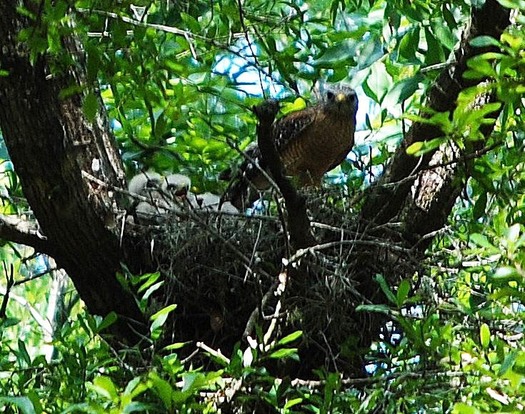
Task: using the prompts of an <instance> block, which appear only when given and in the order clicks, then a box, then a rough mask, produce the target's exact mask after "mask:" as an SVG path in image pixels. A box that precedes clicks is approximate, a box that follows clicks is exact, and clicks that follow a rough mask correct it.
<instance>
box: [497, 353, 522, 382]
mask: <svg viewBox="0 0 525 414" xmlns="http://www.w3.org/2000/svg"><path fill="white" fill-rule="evenodd" d="M518 355H519V353H518V351H516V350H512V351H510V352H509V353H508V354H507V355H505V359H504V360H503V362H502V363H501V366H500V367H499V370H498V375H499V376H500V377H501V376H503V375H505V373H506V372H507V371H508V370H509V369H511V368H512V367H513V366H514V363H515V362H516V359H517V358H518Z"/></svg>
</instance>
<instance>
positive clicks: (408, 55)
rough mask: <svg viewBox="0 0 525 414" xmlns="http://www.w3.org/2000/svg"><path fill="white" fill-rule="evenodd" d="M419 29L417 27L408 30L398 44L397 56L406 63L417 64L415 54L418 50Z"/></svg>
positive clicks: (417, 60)
mask: <svg viewBox="0 0 525 414" xmlns="http://www.w3.org/2000/svg"><path fill="white" fill-rule="evenodd" d="M419 40H420V28H419V26H416V27H412V28H410V29H409V30H408V31H407V32H406V33H405V35H404V36H403V37H402V38H401V41H400V42H399V54H400V55H401V56H402V57H403V58H405V59H406V60H407V61H408V62H411V63H415V64H419V63H420V62H419V59H418V58H417V57H416V52H417V50H418V48H419Z"/></svg>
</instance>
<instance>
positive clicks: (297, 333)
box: [276, 331, 303, 346]
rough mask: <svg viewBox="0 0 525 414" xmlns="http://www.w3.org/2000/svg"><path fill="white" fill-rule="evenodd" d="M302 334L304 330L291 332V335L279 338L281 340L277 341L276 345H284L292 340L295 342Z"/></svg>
mask: <svg viewBox="0 0 525 414" xmlns="http://www.w3.org/2000/svg"><path fill="white" fill-rule="evenodd" d="M302 335H303V331H295V332H293V333H291V334H290V335H286V336H285V337H284V338H282V339H281V340H279V342H277V344H276V346H282V345H286V344H289V343H290V342H293V341H295V340H296V339H298V338H300V337H301V336H302Z"/></svg>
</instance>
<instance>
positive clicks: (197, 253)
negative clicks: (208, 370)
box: [146, 188, 415, 369]
mask: <svg viewBox="0 0 525 414" xmlns="http://www.w3.org/2000/svg"><path fill="white" fill-rule="evenodd" d="M303 195H304V196H305V197H306V200H307V208H308V214H309V216H310V220H311V226H312V232H313V234H314V237H315V239H316V241H317V243H318V244H317V245H314V246H312V247H310V248H307V249H303V250H298V251H293V249H291V247H290V245H289V243H288V238H287V231H286V225H285V224H284V223H286V220H284V219H283V215H284V214H285V212H283V211H282V210H281V209H279V208H278V207H277V203H276V202H274V201H272V202H271V203H269V204H268V205H267V208H266V212H265V213H264V214H252V215H248V216H245V215H227V214H219V213H217V212H206V211H196V210H189V209H186V210H185V211H184V212H183V213H182V214H181V213H178V214H173V215H170V216H167V217H165V218H164V221H163V223H162V224H161V225H160V226H149V227H146V228H147V234H146V239H147V240H148V246H151V240H154V243H153V246H154V247H153V249H152V256H153V258H154V261H155V267H156V268H158V269H159V270H160V271H161V272H162V274H163V275H164V277H165V289H164V294H163V297H162V298H161V302H160V303H158V305H157V306H165V305H167V304H171V303H176V304H177V305H178V307H177V314H176V315H175V317H174V318H173V321H172V323H173V326H172V329H169V330H168V331H170V332H173V337H171V338H167V340H169V341H176V342H180V341H189V340H198V341H204V342H205V343H207V344H209V345H210V346H212V347H215V348H221V349H222V350H223V352H224V353H226V354H227V352H228V350H232V349H233V347H234V346H235V344H236V343H238V342H239V341H240V340H242V339H243V337H246V336H247V335H250V336H252V337H256V336H257V334H256V329H255V327H256V326H258V327H260V328H261V330H260V331H259V332H262V333H265V332H267V330H268V329H270V328H269V327H270V326H272V321H273V328H272V329H274V332H273V334H272V337H273V338H274V339H275V337H278V336H279V335H283V334H287V333H290V332H293V331H295V330H298V329H300V330H302V331H303V337H302V343H301V344H300V354H301V359H302V364H303V366H306V365H312V366H311V367H309V368H308V369H310V368H312V367H319V366H321V365H325V366H327V367H328V368H337V369H344V368H345V366H349V367H351V366H354V367H355V366H356V364H358V362H357V361H355V360H354V359H355V358H354V357H355V355H356V354H357V353H358V350H359V349H360V348H361V347H363V346H364V347H366V346H369V345H370V340H371V338H377V334H378V331H377V330H378V327H379V319H378V317H377V315H373V314H367V313H366V312H356V307H357V306H358V305H361V304H369V303H373V302H377V301H378V300H380V299H381V296H382V295H381V293H380V289H379V288H378V286H377V284H376V283H375V282H373V281H372V280H370V275H371V274H372V275H373V274H375V273H381V274H383V275H384V274H385V272H388V275H387V276H389V277H390V278H392V277H396V278H398V277H399V276H403V277H407V272H408V274H409V275H410V274H413V272H414V269H415V266H414V263H415V261H414V260H413V258H412V257H411V256H410V254H409V252H404V251H403V250H402V249H400V248H395V246H396V245H395V244H394V243H385V239H384V236H385V229H384V228H383V229H381V232H380V234H379V232H378V229H377V228H370V226H367V225H366V223H362V222H358V221H357V220H356V218H355V217H356V213H355V211H354V207H353V205H352V203H351V201H350V197H349V195H348V194H345V193H344V190H341V189H340V188H334V189H329V190H326V189H325V190H322V191H319V190H316V191H314V190H310V191H307V192H306V193H305V194H303ZM387 233H388V234H389V235H390V239H391V240H400V238H401V236H400V234H399V233H398V232H397V231H395V230H392V229H387ZM283 279H284V280H285V281H286V284H285V287H284V291H283V292H282V294H280V295H278V293H277V292H279V289H282V288H283V286H284V285H283V283H282V282H283ZM279 286H280V287H279ZM378 292H379V293H378ZM156 310H157V309H153V311H156ZM275 322H277V324H275ZM259 340H262V338H259ZM305 359H307V363H306V365H305Z"/></svg>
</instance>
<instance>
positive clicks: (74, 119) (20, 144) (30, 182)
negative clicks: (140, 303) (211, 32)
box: [0, 1, 144, 341]
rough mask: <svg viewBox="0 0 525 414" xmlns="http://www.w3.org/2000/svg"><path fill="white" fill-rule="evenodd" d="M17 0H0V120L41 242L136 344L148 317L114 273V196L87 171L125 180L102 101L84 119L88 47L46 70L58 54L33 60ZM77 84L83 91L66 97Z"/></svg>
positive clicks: (91, 302) (93, 306)
mask: <svg viewBox="0 0 525 414" xmlns="http://www.w3.org/2000/svg"><path fill="white" fill-rule="evenodd" d="M18 3H19V2H15V1H7V2H1V3H0V53H1V55H0V67H1V68H2V70H4V71H7V75H6V76H0V126H1V128H2V132H3V136H4V139H5V142H6V145H7V148H8V150H9V154H10V156H11V159H12V161H13V164H14V166H15V169H16V173H17V174H18V176H19V177H20V181H21V183H22V187H23V191H24V194H25V196H26V197H27V200H28V202H29V205H30V206H31V208H32V211H33V213H34V216H35V218H36V219H37V220H38V223H39V226H40V228H41V232H42V233H43V234H44V236H45V243H41V246H40V247H41V248H44V249H45V251H46V252H47V253H49V254H51V255H52V256H53V257H54V258H55V260H56V261H57V263H58V264H59V266H62V267H63V268H64V269H65V270H66V271H67V273H68V275H69V276H70V277H71V279H72V280H73V283H74V284H75V287H76V288H77V290H78V292H79V294H80V296H81V298H82V300H83V301H84V302H85V304H86V305H87V307H88V309H89V311H90V312H91V313H92V314H97V315H102V316H105V315H107V314H108V313H110V312H116V313H117V314H118V315H119V322H117V324H116V325H115V327H116V331H117V332H118V334H119V335H121V336H122V338H124V339H127V340H131V341H136V340H137V339H138V337H137V333H136V332H144V329H143V324H144V318H143V316H142V314H141V312H140V311H139V309H138V307H137V305H136V303H135V300H134V298H133V296H132V295H131V294H130V293H129V292H127V291H126V290H125V289H124V288H123V286H121V284H120V283H119V282H118V281H117V279H116V277H115V274H116V272H117V271H118V270H119V269H120V260H121V251H120V247H119V238H118V231H117V227H118V222H117V218H116V208H115V206H116V202H115V199H114V195H113V194H112V193H111V191H109V190H108V187H103V186H99V185H96V184H95V183H93V182H90V181H88V180H86V178H85V177H84V174H83V172H87V173H89V174H91V175H92V176H95V177H96V178H98V179H100V180H102V181H103V182H105V183H107V184H109V185H113V186H122V185H123V183H124V173H123V169H122V165H121V162H120V159H119V156H118V151H117V149H116V147H115V145H114V139H113V137H112V136H111V135H110V132H109V131H110V130H109V127H108V123H107V119H106V117H105V114H104V106H103V105H102V104H101V105H100V109H99V112H98V113H97V115H96V117H95V119H94V120H93V121H92V122H91V121H90V120H88V119H87V118H86V116H85V114H84V111H83V109H82V102H83V97H84V96H85V92H86V83H85V77H84V73H83V61H82V53H81V52H80V50H76V48H75V45H74V44H73V42H72V41H71V39H69V43H70V44H69V45H68V46H67V47H68V49H69V50H70V52H71V56H75V57H76V62H75V63H74V64H72V65H71V66H70V67H68V68H67V69H64V70H63V71H62V72H61V73H56V71H51V70H50V67H49V60H50V59H52V58H50V57H49V56H46V55H45V54H40V55H38V56H37V57H36V58H35V59H34V61H32V58H31V54H32V51H31V50H29V49H28V48H27V47H26V45H24V44H22V43H20V42H19V41H18V36H19V34H20V31H21V30H23V29H27V28H31V30H33V29H34V33H35V35H36V36H39V35H40V34H39V30H36V26H35V25H38V22H37V21H29V19H28V18H25V17H22V16H21V15H20V14H19V13H18V12H17V5H19V4H18ZM28 4H29V3H28ZM37 20H38V19H37ZM43 37H44V38H45V34H44V35H43ZM72 87H77V88H76V89H75V91H82V92H75V93H73V94H70V95H68V96H62V94H63V93H64V91H65V90H66V89H67V88H72Z"/></svg>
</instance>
